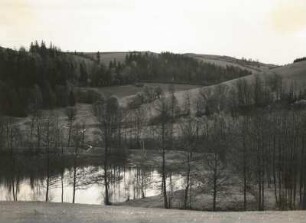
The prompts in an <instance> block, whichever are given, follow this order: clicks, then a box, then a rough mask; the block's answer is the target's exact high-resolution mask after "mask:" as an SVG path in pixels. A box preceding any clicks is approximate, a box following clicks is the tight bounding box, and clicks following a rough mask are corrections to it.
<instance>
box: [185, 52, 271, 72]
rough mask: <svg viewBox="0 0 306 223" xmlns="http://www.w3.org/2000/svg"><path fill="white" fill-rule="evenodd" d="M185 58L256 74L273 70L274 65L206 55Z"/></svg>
mask: <svg viewBox="0 0 306 223" xmlns="http://www.w3.org/2000/svg"><path fill="white" fill-rule="evenodd" d="M185 55H187V56H190V57H193V58H195V59H198V60H200V61H203V62H205V63H212V64H215V65H217V66H221V67H226V66H234V67H238V68H241V69H246V70H249V71H251V72H252V73H258V72H262V71H268V70H269V69H271V68H275V67H276V66H275V65H272V64H264V63H258V64H255V63H251V62H246V61H243V60H240V59H236V58H233V57H229V56H218V55H207V54H192V53H189V54H185Z"/></svg>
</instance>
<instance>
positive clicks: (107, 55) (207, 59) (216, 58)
mask: <svg viewBox="0 0 306 223" xmlns="http://www.w3.org/2000/svg"><path fill="white" fill-rule="evenodd" d="M146 52H147V53H153V52H150V51H144V52H137V53H146ZM129 53H130V52H100V62H101V63H103V64H105V65H108V64H109V62H110V61H113V60H116V61H117V62H120V63H123V62H124V61H125V57H126V55H128V54H129ZM82 54H84V55H85V56H86V57H89V58H92V59H94V60H97V52H83V53H82ZM153 54H156V55H157V53H153ZM183 55H186V56H189V57H192V58H195V59H197V60H199V61H202V62H204V63H211V64H215V65H217V66H221V67H226V66H234V67H238V68H240V69H246V70H249V71H251V72H252V73H257V72H261V71H267V70H269V69H272V68H275V67H277V66H276V65H273V64H265V63H261V62H255V61H247V60H242V59H237V58H234V57H229V56H220V55H209V54H194V53H186V54H183Z"/></svg>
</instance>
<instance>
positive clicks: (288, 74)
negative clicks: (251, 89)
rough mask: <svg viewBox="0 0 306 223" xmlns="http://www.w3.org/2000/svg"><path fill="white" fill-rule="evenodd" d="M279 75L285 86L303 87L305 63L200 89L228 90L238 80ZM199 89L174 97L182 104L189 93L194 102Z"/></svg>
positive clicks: (181, 92) (177, 94)
mask: <svg viewBox="0 0 306 223" xmlns="http://www.w3.org/2000/svg"><path fill="white" fill-rule="evenodd" d="M275 74H277V75H280V76H281V77H282V78H283V80H284V82H285V83H287V84H290V83H291V82H293V83H295V85H296V86H297V87H298V88H299V87H305V83H306V61H304V62H299V63H294V64H289V65H286V66H281V67H276V68H271V69H269V70H266V71H262V72H257V73H255V74H253V75H250V76H246V77H242V78H237V79H234V80H230V81H225V82H223V83H221V84H216V85H212V86H208V87H203V88H202V89H204V90H206V91H209V90H210V91H215V90H216V88H217V86H220V85H224V86H226V87H227V89H228V90H229V89H230V88H231V87H233V86H235V84H236V83H237V81H238V80H239V79H245V80H247V81H248V82H252V81H253V80H254V77H255V75H260V76H268V75H275ZM199 90H200V88H198V89H191V90H189V91H180V92H177V93H176V97H177V98H178V101H179V103H180V104H182V103H183V99H184V95H185V94H186V93H187V92H189V94H190V96H191V98H192V99H193V100H194V99H196V97H197V95H198V93H199Z"/></svg>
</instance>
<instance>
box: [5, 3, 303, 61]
mask: <svg viewBox="0 0 306 223" xmlns="http://www.w3.org/2000/svg"><path fill="white" fill-rule="evenodd" d="M42 39H43V40H45V41H46V42H50V41H52V42H53V43H55V44H56V45H57V46H59V47H60V48H62V49H63V50H70V51H74V50H77V51H98V50H99V51H132V50H149V51H154V52H161V51H171V52H175V53H187V52H193V53H203V54H218V55H229V56H234V57H238V58H241V57H245V58H253V59H258V60H260V61H263V62H268V63H277V64H285V63H290V62H292V60H293V59H294V58H297V57H303V56H306V0H0V45H1V46H3V47H10V48H19V47H20V46H28V45H29V43H30V42H31V41H34V40H42Z"/></svg>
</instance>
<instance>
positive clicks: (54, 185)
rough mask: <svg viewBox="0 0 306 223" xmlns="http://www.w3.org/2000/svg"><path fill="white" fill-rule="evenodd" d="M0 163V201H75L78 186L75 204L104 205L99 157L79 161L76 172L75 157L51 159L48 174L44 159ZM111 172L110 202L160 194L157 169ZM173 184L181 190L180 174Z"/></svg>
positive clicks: (119, 167) (117, 167)
mask: <svg viewBox="0 0 306 223" xmlns="http://www.w3.org/2000/svg"><path fill="white" fill-rule="evenodd" d="M0 162H1V164H0V168H1V169H0V200H6V201H13V200H18V201H45V200H46V196H47V197H48V199H47V200H48V201H51V202H72V201H73V191H74V186H75V203H83V204H103V200H104V184H103V173H104V170H103V168H102V164H101V162H100V158H95V157H87V158H79V160H78V166H77V167H76V169H75V168H74V167H73V159H72V158H69V157H65V158H63V157H51V158H50V164H49V165H50V166H49V168H48V169H49V170H50V171H49V173H48V171H47V168H46V158H45V157H43V156H42V157H40V156H37V157H32V156H27V157H25V156H18V157H14V160H12V157H2V158H0ZM74 170H76V172H74ZM108 171H109V176H110V179H109V182H110V185H109V195H110V201H111V202H123V201H126V200H129V199H138V198H143V197H149V196H154V195H158V194H160V190H161V189H160V185H161V176H160V174H159V172H158V171H157V169H156V168H155V167H150V166H147V167H145V168H144V167H143V166H142V167H141V168H140V167H139V166H137V165H133V164H131V163H126V162H125V161H120V162H119V163H118V162H117V163H115V164H113V165H112V166H110V167H109V170H108ZM74 173H75V174H74ZM48 176H49V177H48ZM172 181H173V182H174V183H173V185H172V187H173V188H171V189H172V190H177V189H181V185H182V177H181V176H180V175H175V174H174V175H172ZM74 182H75V183H74ZM47 184H49V186H48V187H47Z"/></svg>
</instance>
